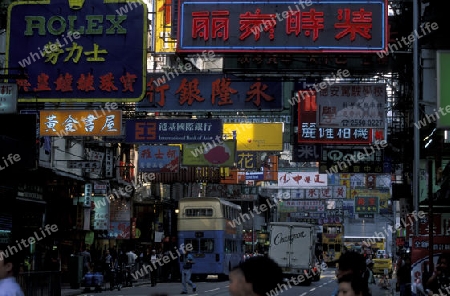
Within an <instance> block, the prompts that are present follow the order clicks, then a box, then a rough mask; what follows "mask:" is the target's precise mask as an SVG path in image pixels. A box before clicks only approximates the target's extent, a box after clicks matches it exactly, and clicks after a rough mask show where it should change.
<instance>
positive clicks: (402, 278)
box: [397, 256, 411, 296]
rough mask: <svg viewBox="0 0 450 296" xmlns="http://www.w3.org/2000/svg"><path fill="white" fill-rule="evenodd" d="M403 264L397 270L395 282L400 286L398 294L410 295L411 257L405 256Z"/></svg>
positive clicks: (401, 295)
mask: <svg viewBox="0 0 450 296" xmlns="http://www.w3.org/2000/svg"><path fill="white" fill-rule="evenodd" d="M403 262H404V263H403V265H402V266H401V267H400V268H399V269H398V270H397V282H398V286H399V288H400V296H410V295H411V258H409V256H406V258H405V259H404V260H403Z"/></svg>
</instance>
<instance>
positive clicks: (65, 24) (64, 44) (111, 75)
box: [6, 0, 148, 102]
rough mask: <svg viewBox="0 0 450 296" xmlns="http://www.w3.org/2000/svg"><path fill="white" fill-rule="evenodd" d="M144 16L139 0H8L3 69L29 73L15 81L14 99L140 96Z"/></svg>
mask: <svg viewBox="0 0 450 296" xmlns="http://www.w3.org/2000/svg"><path fill="white" fill-rule="evenodd" d="M74 3H76V4H77V5H75V4H74ZM125 8H126V9H125ZM147 17H148V16H147V6H146V5H142V3H141V2H140V1H135V2H133V1H129V2H128V1H118V0H107V1H106V0H105V1H103V0H89V1H67V0H48V1H26V2H25V1H23V2H22V1H17V2H13V3H12V4H11V5H10V6H9V8H8V25H7V38H6V69H8V68H24V69H25V72H26V73H27V75H28V77H27V78H26V79H16V80H15V81H14V82H15V83H16V84H17V85H18V88H19V102H112V101H120V102H136V101H139V100H141V99H142V98H143V96H144V94H145V84H146V73H147V69H146V58H147V57H146V56H147V45H146V43H147V38H148V36H147V30H148V28H147ZM11 82H13V81H11Z"/></svg>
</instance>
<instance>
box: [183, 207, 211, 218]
mask: <svg viewBox="0 0 450 296" xmlns="http://www.w3.org/2000/svg"><path fill="white" fill-rule="evenodd" d="M184 214H185V215H186V217H212V216H213V209H209V208H205V209H186V210H185V211H184Z"/></svg>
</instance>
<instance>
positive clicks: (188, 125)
mask: <svg viewBox="0 0 450 296" xmlns="http://www.w3.org/2000/svg"><path fill="white" fill-rule="evenodd" d="M221 138H222V121H221V120H220V119H131V120H127V122H126V123H125V141H126V142H127V143H168V144H177V143H198V142H204V141H211V142H212V141H217V139H221Z"/></svg>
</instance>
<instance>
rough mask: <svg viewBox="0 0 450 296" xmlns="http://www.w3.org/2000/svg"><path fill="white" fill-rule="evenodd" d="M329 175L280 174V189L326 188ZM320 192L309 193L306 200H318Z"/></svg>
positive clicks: (306, 173) (310, 173)
mask: <svg viewBox="0 0 450 296" xmlns="http://www.w3.org/2000/svg"><path fill="white" fill-rule="evenodd" d="M327 182H328V180H327V175H326V174H319V173H313V172H278V187H287V186H289V187H325V186H327ZM308 194H309V195H308ZM318 197H319V191H312V192H309V193H308V192H307V194H306V198H318Z"/></svg>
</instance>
